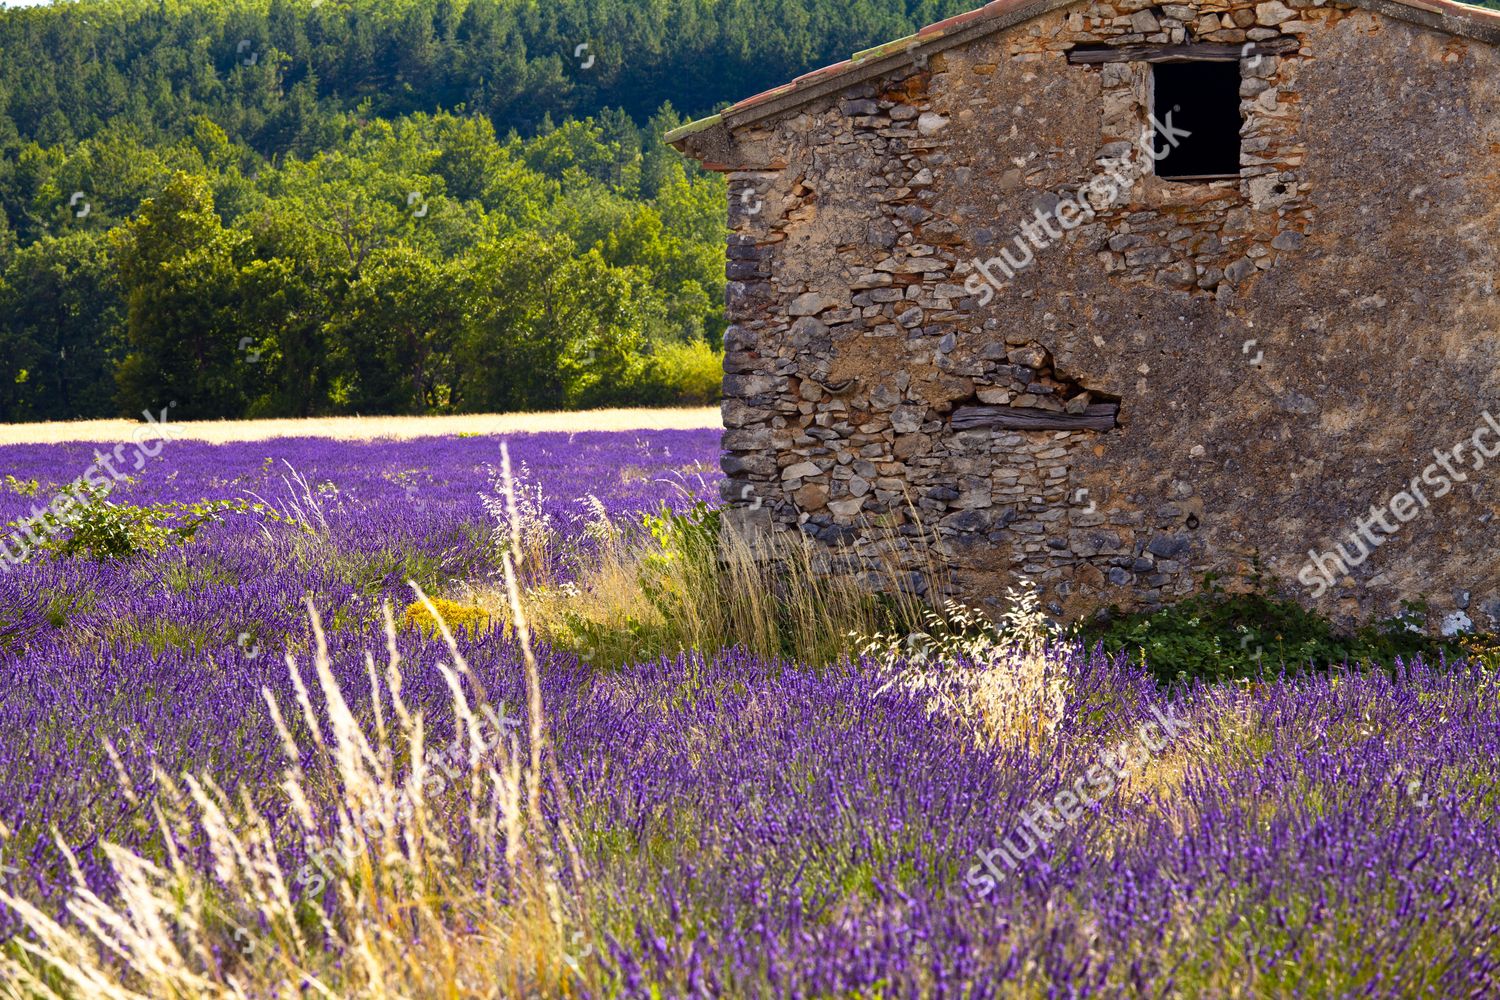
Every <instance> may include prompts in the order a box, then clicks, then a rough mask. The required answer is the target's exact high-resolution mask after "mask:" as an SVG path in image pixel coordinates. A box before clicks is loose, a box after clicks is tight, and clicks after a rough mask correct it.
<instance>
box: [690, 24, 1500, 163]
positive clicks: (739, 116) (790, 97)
mask: <svg viewBox="0 0 1500 1000" xmlns="http://www.w3.org/2000/svg"><path fill="white" fill-rule="evenodd" d="M1081 2H1082V0H992V2H990V3H988V4H985V5H984V6H983V7H980V8H978V9H977V10H972V11H969V12H968V13H967V14H959V15H958V16H957V17H950V18H948V19H947V20H945V21H939V22H937V23H936V24H931V25H928V26H927V27H925V28H923V29H922V30H921V31H919V32H917V33H916V34H915V35H907V36H906V37H905V38H898V39H896V40H894V41H890V42H886V43H885V44H883V45H876V46H873V47H871V48H868V49H864V50H862V51H860V52H856V53H854V55H853V56H852V57H850V58H849V59H846V60H845V61H843V62H840V63H834V64H833V65H831V66H825V67H823V68H822V69H816V70H813V71H812V72H810V73H805V74H803V75H802V76H799V77H797V78H796V79H795V80H792V81H791V82H790V83H785V84H782V85H781V86H779V87H774V88H772V89H771V90H767V91H765V92H763V93H760V94H756V95H754V96H753V97H747V98H745V99H744V100H742V101H740V102H738V103H737V104H734V105H731V106H730V107H728V108H725V109H724V110H723V111H721V112H720V113H719V114H716V115H712V116H710V117H708V118H701V119H699V120H698V121H695V122H689V123H688V124H686V125H684V126H682V127H681V128H678V129H674V130H673V131H671V132H668V133H667V134H666V137H665V138H666V141H667V143H668V144H669V145H673V146H676V145H677V144H678V143H680V142H681V141H682V140H684V139H687V138H690V137H691V136H693V135H695V134H697V133H700V132H704V131H707V130H708V129H711V128H714V127H716V126H722V127H724V128H725V129H727V130H730V131H732V130H734V129H737V128H740V127H742V126H745V125H750V124H753V123H755V122H757V121H762V120H764V119H766V118H770V117H773V116H775V115H777V114H780V113H782V112H785V111H789V110H792V109H795V108H798V107H801V106H802V105H804V104H808V103H810V102H812V101H815V100H817V99H818V98H820V97H823V96H826V95H827V94H830V93H836V92H838V91H841V90H844V89H846V88H848V87H851V86H853V85H855V84H858V83H863V82H864V81H866V80H868V79H872V78H874V77H878V76H882V75H884V74H885V73H886V72H888V71H889V70H891V69H893V68H895V67H896V66H899V65H900V64H902V63H903V62H907V61H915V62H917V63H918V64H919V65H920V64H922V63H924V62H925V60H926V58H927V57H930V56H931V55H934V54H936V53H938V52H942V51H944V50H946V49H951V48H954V47H956V46H959V45H963V44H965V43H967V42H970V41H973V40H974V39H976V38H981V37H983V36H985V35H988V34H992V33H994V32H996V31H1003V30H1005V29H1006V28H1012V27H1015V26H1016V25H1018V24H1023V23H1025V22H1027V21H1030V20H1032V19H1034V18H1038V17H1041V16H1043V15H1045V14H1049V13H1051V12H1052V11H1054V10H1058V9H1060V8H1063V7H1071V6H1073V5H1074V4H1076V3H1081ZM1343 2H1345V3H1348V4H1349V5H1350V6H1353V7H1360V8H1364V9H1366V10H1371V11H1374V12H1375V13H1378V14H1384V15H1385V16H1386V17H1390V18H1394V19H1396V20H1401V21H1407V22H1409V23H1412V24H1416V25H1419V26H1421V27H1425V28H1432V29H1435V30H1437V31H1442V32H1446V33H1447V34H1451V35H1459V36H1461V37H1465V38H1472V39H1475V40H1476V41H1481V42H1487V43H1490V44H1494V45H1500V10H1494V9H1491V8H1488V7H1478V6H1475V5H1473V4H1467V3H1459V2H1457V0H1343Z"/></svg>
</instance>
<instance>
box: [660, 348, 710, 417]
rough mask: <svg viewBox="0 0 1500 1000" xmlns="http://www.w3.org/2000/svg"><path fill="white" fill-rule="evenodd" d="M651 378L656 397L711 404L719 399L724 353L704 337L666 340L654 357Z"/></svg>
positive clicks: (672, 401)
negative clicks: (684, 342) (669, 342)
mask: <svg viewBox="0 0 1500 1000" xmlns="http://www.w3.org/2000/svg"><path fill="white" fill-rule="evenodd" d="M647 378H648V379H649V380H650V381H651V382H652V383H653V385H652V386H651V390H650V392H651V395H653V396H655V397H656V401H659V402H662V403H679V404H682V405H697V406H708V405H711V404H713V403H717V402H718V401H719V395H720V392H721V390H722V387H723V384H724V355H723V353H722V352H720V351H716V350H714V349H713V348H712V347H710V346H709V345H708V344H707V343H705V342H704V341H701V340H695V341H691V342H690V343H686V344H662V345H660V346H658V347H657V348H656V353H655V354H654V355H653V356H652V358H651V363H650V367H649V369H648V374H647Z"/></svg>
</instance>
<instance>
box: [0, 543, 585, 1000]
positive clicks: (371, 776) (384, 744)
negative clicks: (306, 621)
mask: <svg viewBox="0 0 1500 1000" xmlns="http://www.w3.org/2000/svg"><path fill="white" fill-rule="evenodd" d="M505 568H506V579H507V581H508V583H509V584H510V586H509V588H508V593H509V597H510V603H511V606H512V609H513V618H514V620H515V621H516V622H517V624H518V625H519V627H520V628H521V633H520V639H521V647H522V651H523V663H524V669H525V674H526V677H525V679H526V689H527V716H528V721H529V730H530V731H529V733H528V734H527V739H526V743H525V746H524V747H522V746H521V745H520V744H519V742H518V741H517V740H515V739H514V738H510V739H507V738H506V730H505V727H504V725H503V724H502V723H501V720H500V717H499V716H497V714H496V712H495V710H494V707H493V706H492V705H490V704H489V703H487V700H485V699H483V698H480V699H478V700H471V698H470V697H468V696H466V695H465V693H464V692H465V689H466V688H465V683H464V682H467V684H468V690H470V691H477V692H480V693H481V694H482V692H483V687H482V685H480V683H479V681H478V679H477V678H476V677H475V676H474V675H473V673H472V672H471V671H470V670H469V667H468V665H467V663H466V662H465V661H464V658H463V656H462V654H461V653H460V652H459V649H458V646H457V644H456V643H455V642H454V640H453V636H452V634H451V633H450V632H449V630H448V628H447V626H446V624H445V623H444V622H443V621H442V618H441V616H440V615H439V613H438V610H437V608H436V606H434V605H433V604H432V603H431V602H429V601H427V599H426V597H425V595H423V594H421V592H420V591H418V597H419V598H420V599H421V600H422V601H423V603H424V604H425V606H426V609H427V611H428V613H429V614H430V615H431V616H432V619H433V620H434V621H435V622H436V623H437V625H438V629H439V631H440V632H441V634H442V636H443V638H444V640H445V641H446V643H447V645H448V651H449V653H450V654H451V656H452V663H453V666H451V667H449V666H446V665H445V666H443V667H442V669H443V672H444V676H445V678H446V680H447V681H448V686H449V689H450V692H451V694H452V703H453V710H454V717H455V719H457V720H458V725H457V733H456V734H455V737H456V743H455V748H454V749H456V751H457V753H458V757H459V760H460V762H461V767H460V770H459V773H458V774H457V775H454V774H453V772H452V771H451V770H450V771H448V772H447V773H449V774H450V775H451V776H453V777H454V780H455V782H456V787H455V788H454V789H453V792H454V794H452V795H449V796H447V797H446V799H445V800H443V801H439V800H438V795H440V794H441V792H434V791H433V790H432V789H433V786H432V785H431V784H430V782H431V781H432V778H433V777H434V774H433V772H432V771H431V769H430V758H429V755H428V754H427V753H426V752H425V748H426V746H427V735H428V734H427V733H426V730H425V725H424V720H423V717H422V715H421V714H420V713H418V712H413V711H412V710H411V709H410V708H409V706H408V705H407V704H406V703H405V701H404V700H403V699H402V693H401V692H402V680H401V656H400V654H399V652H398V651H397V648H396V642H395V628H396V626H395V621H394V618H393V616H392V615H391V613H390V610H389V609H387V611H386V627H387V634H388V636H389V642H388V656H389V660H388V663H387V664H386V667H385V669H384V671H381V670H378V669H377V667H376V664H375V661H374V659H373V657H370V656H368V655H367V656H366V668H367V672H368V676H369V680H370V686H371V692H372V694H371V705H370V706H369V710H368V713H367V714H368V716H369V717H370V720H371V721H370V722H369V723H366V724H361V723H360V722H359V721H358V718H357V715H358V714H359V713H356V712H355V711H354V710H353V709H352V708H351V706H350V705H349V704H348V703H347V702H346V701H345V698H344V695H343V692H342V691H341V690H340V687H339V684H338V683H337V681H336V680H335V679H334V674H333V671H332V669H331V663H330V661H329V653H328V648H327V644H326V641H325V635H324V631H323V628H322V623H321V621H320V620H319V618H318V616H317V613H316V611H315V610H313V609H312V608H311V607H310V608H309V613H310V615H311V619H312V627H313V632H314V635H315V637H316V649H315V652H314V656H313V670H314V673H313V677H314V684H312V685H311V686H309V685H307V684H305V683H304V680H303V675H302V669H301V667H300V666H299V664H298V663H297V661H296V660H295V659H294V658H293V657H291V656H290V655H289V656H288V657H287V668H288V670H289V671H290V672H291V678H292V681H293V686H294V689H295V691H296V699H295V700H296V704H295V705H282V704H279V703H278V702H277V701H276V700H275V698H273V697H272V696H271V694H270V693H269V692H267V691H263V694H264V696H265V698H266V701H267V704H268V706H269V708H270V711H271V715H272V718H273V720H274V721H275V723H276V726H277V729H278V730H279V732H280V734H281V738H282V742H283V744H284V749H285V756H286V764H285V769H284V771H283V780H282V783H281V786H280V789H281V791H282V793H283V795H284V798H285V805H286V806H287V809H286V815H287V816H288V817H289V822H291V823H293V824H294V828H295V830H296V833H297V836H298V837H299V838H300V839H301V840H302V841H303V843H304V845H305V853H306V855H307V856H308V857H319V858H331V859H333V860H332V861H331V862H328V863H326V864H325V863H324V862H321V861H320V866H325V867H327V868H328V872H327V875H328V877H327V882H326V886H324V887H322V896H321V898H320V899H318V900H317V901H312V900H309V899H307V898H305V897H304V898H302V899H300V900H299V899H298V898H297V894H296V893H295V892H294V890H293V880H292V879H291V878H290V877H289V869H287V868H284V867H283V861H284V860H285V859H286V853H285V849H284V845H283V847H282V848H280V849H278V846H277V838H275V837H274V836H273V833H272V831H271V829H270V825H269V823H268V822H267V820H266V819H265V817H264V814H263V813H262V812H261V811H260V810H259V809H257V808H256V806H255V805H254V804H253V803H252V801H251V800H250V798H249V796H248V795H246V794H244V793H242V794H241V795H240V796H239V797H238V798H232V797H230V796H229V795H227V794H226V793H225V792H223V791H222V790H221V789H220V788H219V786H218V785H217V784H216V783H215V782H214V781H213V779H212V778H211V777H210V776H207V775H205V776H203V777H201V778H194V777H191V776H185V777H184V778H183V779H181V780H180V781H179V780H177V779H175V778H173V777H172V776H170V775H167V774H166V773H164V772H160V771H159V772H158V773H157V775H156V779H157V782H158V784H159V786H160V788H161V789H162V794H161V795H160V796H159V797H158V798H157V800H156V801H154V802H152V803H151V804H150V807H149V808H150V813H151V815H153V816H154V819H155V822H156V826H157V828H158V830H159V832H160V836H161V840H162V843H163V844H164V845H165V847H166V851H167V854H168V856H167V857H166V858H165V859H163V860H162V861H161V862H160V863H158V862H154V861H151V860H148V859H147V858H144V857H141V856H139V855H136V854H134V853H132V852H130V851H129V850H126V849H124V848H121V847H119V846H115V845H112V844H108V843H106V844H104V845H102V850H103V852H104V853H105V855H106V857H107V858H108V862H109V864H110V866H111V868H112V869H113V871H114V873H115V874H116V876H117V878H118V886H119V891H118V894H113V895H111V896H109V897H108V898H106V897H101V896H99V895H97V894H95V893H94V892H93V891H91V890H90V889H89V887H88V885H87V882H86V881H85V878H84V875H83V872H82V871H81V869H80V868H79V865H78V863H77V861H76V860H75V859H74V858H73V855H72V854H68V857H69V860H70V861H71V862H72V871H73V878H74V886H73V888H72V892H71V898H70V899H69V902H68V913H69V915H70V917H71V920H69V921H68V922H66V923H64V922H60V921H58V920H56V919H54V918H53V917H51V916H49V915H48V914H47V913H44V912H42V911H41V910H40V909H38V908H36V907H35V906H33V905H31V904H29V903H28V902H26V901H25V900H22V899H20V898H17V897H14V896H11V895H9V894H7V893H5V892H3V891H0V903H3V904H4V905H5V906H7V907H9V908H11V909H12V910H14V911H15V912H16V913H17V914H18V915H19V916H20V917H21V919H22V920H23V922H24V924H25V926H26V933H24V934H23V935H22V936H21V937H18V938H17V939H15V940H14V941H13V942H12V946H11V947H9V948H7V949H5V950H4V951H0V996H5V997H26V998H48V1000H64V998H67V1000H73V998H84V997H87V998H96V997H98V998H108V1000H148V998H150V1000H156V998H173V1000H175V998H183V1000H186V998H216V1000H217V998H244V1000H248V998H250V997H258V998H268V997H277V998H283V997H284V998H292V997H299V998H301V997H308V996H325V997H334V996H338V997H358V998H371V1000H374V998H385V997H403V998H412V1000H426V998H433V1000H437V998H444V1000H451V998H456V997H486V998H495V1000H499V998H502V997H516V996H522V995H530V994H531V993H533V992H535V994H536V995H540V996H549V997H550V996H564V997H565V996H573V995H577V994H578V993H579V992H580V988H581V987H585V986H586V985H587V981H588V979H589V978H590V975H589V971H588V969H587V968H586V967H584V966H581V965H580V963H579V962H578V961H577V960H576V959H574V958H573V957H572V956H571V955H570V954H569V949H570V947H573V948H576V947H578V946H579V944H580V943H587V944H588V946H589V948H590V950H592V946H593V942H592V940H591V939H590V938H589V937H588V936H587V935H586V934H585V933H584V932H583V931H581V930H575V928H580V927H581V926H583V925H582V921H581V919H580V917H581V913H580V909H579V904H578V903H577V901H576V900H573V899H571V898H569V896H568V895H567V894H566V893H565V891H564V890H563V888H562V883H561V879H560V877H559V874H560V872H561V871H563V870H570V871H571V872H572V875H573V878H572V884H573V885H575V886H581V885H583V884H585V882H584V878H583V872H582V870H581V867H580V863H579V861H578V857H577V852H576V851H575V850H573V839H572V836H571V831H570V828H569V826H568V820H567V816H568V815H570V814H571V807H570V806H569V805H568V802H567V799H566V795H565V792H564V791H563V789H562V786H561V783H560V781H559V780H558V777H557V774H556V766H555V763H554V762H553V761H552V758H551V753H550V744H549V739H548V733H547V728H546V725H545V721H544V715H543V706H542V699H541V683H540V678H539V675H538V672H537V664H536V660H535V658H534V657H533V656H532V653H531V646H530V642H529V638H528V637H527V635H526V632H525V619H524V615H523V614H522V613H521V609H520V603H519V594H518V592H517V591H516V589H515V586H514V579H515V578H514V573H513V567H512V566H511V565H510V562H509V560H508V558H507V560H506V567H505ZM318 701H321V702H322V705H323V707H324V711H322V712H320V711H319V710H318V708H317V707H316V702H318ZM288 712H292V713H296V715H298V716H300V719H301V723H302V727H303V728H304V729H305V731H306V732H307V733H308V737H307V738H306V739H305V740H303V741H300V742H299V740H298V739H297V738H296V737H295V736H294V735H293V727H291V726H288V725H287V724H286V722H285V719H286V718H287V717H288V716H287V714H286V713H288ZM320 718H321V719H322V720H324V721H322V722H320V721H319V720H320ZM487 734H488V735H487ZM450 756H451V751H450ZM118 769H119V768H118V764H117V770H118ZM544 772H546V773H545V774H544ZM120 775H121V786H122V789H123V791H124V794H125V795H126V796H127V798H129V799H130V800H131V801H132V802H139V801H140V800H139V799H138V798H137V796H136V793H135V791H134V789H133V788H132V787H131V785H130V783H129V782H128V780H126V779H125V778H124V776H123V771H122V770H121V771H120ZM544 786H545V787H546V788H547V789H548V791H547V792H546V793H545V794H544ZM551 796H556V799H555V800H553V801H546V802H545V804H544V800H545V799H547V798H549V797H551ZM452 809H457V810H458V812H457V813H456V815H457V816H459V817H461V820H460V822H459V823H458V825H459V826H460V827H461V829H462V830H463V832H464V833H466V834H467V835H468V836H467V838H466V842H465V843H463V844H462V845H460V844H459V843H457V842H455V841H453V840H450V839H449V837H448V836H447V835H446V834H445V831H446V830H447V829H448V828H449V821H448V818H447V817H446V816H444V815H443V813H444V812H449V811H450V810H452ZM549 816H550V817H552V818H551V819H549V818H548V817H549ZM330 831H331V832H330ZM58 843H59V847H60V848H61V849H62V850H63V851H64V852H65V853H66V852H67V851H68V848H67V846H66V844H64V843H63V842H62V841H61V839H59V842H58ZM197 843H205V844H207V845H208V848H209V850H210V852H211V856H212V862H213V863H212V866H211V870H209V871H204V870H203V869H202V868H200V867H199V866H197V865H195V864H192V863H189V862H188V861H187V860H186V859H185V857H184V852H185V851H186V850H187V849H188V848H190V847H191V845H194V844H197ZM465 854H467V858H466V859H464V858H463V857H462V856H463V855H465ZM294 863H295V862H294ZM476 866H477V868H476Z"/></svg>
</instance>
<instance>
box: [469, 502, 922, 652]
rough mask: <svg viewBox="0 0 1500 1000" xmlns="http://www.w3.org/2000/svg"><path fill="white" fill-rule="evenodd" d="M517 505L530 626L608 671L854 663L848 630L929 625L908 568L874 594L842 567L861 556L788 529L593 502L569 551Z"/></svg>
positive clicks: (503, 532) (493, 595) (694, 511)
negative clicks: (615, 517)
mask: <svg viewBox="0 0 1500 1000" xmlns="http://www.w3.org/2000/svg"><path fill="white" fill-rule="evenodd" d="M517 498H518V502H517V507H516V509H515V511H514V512H513V516H512V518H511V519H509V520H504V521H501V522H500V525H499V530H498V531H497V534H498V535H500V536H502V537H503V538H504V540H505V542H504V548H503V552H504V553H505V554H507V555H510V556H518V557H519V558H518V560H517V561H518V563H519V564H520V565H521V566H522V567H524V572H523V574H522V579H523V583H524V585H525V605H526V613H527V615H528V616H529V617H530V620H531V627H532V630H533V631H534V632H535V633H536V634H537V636H538V638H540V639H542V640H544V641H546V642H548V643H549V644H551V645H552V646H554V647H556V648H560V649H566V650H569V651H572V652H574V653H576V654H577V655H578V657H579V658H580V659H581V660H583V661H585V662H588V663H591V664H594V665H596V666H600V667H605V668H614V667H620V666H623V665H626V664H629V663H634V662H639V661H641V660H645V659H650V658H652V657H655V656H660V655H671V654H676V653H679V652H683V651H687V650H701V651H710V652H712V651H716V650H720V649H724V648H727V647H734V646H738V647H743V648H745V649H748V650H750V651H752V652H754V653H756V654H759V655H761V656H764V657H768V658H773V659H775V658H784V659H789V660H795V661H797V662H800V663H808V664H817V665H821V664H829V663H834V662H838V661H839V660H842V659H846V658H847V657H848V656H849V650H848V648H847V643H846V641H845V637H847V636H848V635H849V634H850V633H857V634H860V635H873V634H876V633H878V632H880V631H882V630H885V629H890V628H894V627H898V625H899V623H904V622H914V621H918V620H920V615H921V611H922V608H923V604H922V602H921V601H920V599H919V598H918V597H917V596H916V595H914V594H912V593H910V591H909V589H907V588H905V587H904V586H903V584H904V583H905V580H904V578H902V576H901V574H900V573H898V572H896V571H894V570H892V571H891V572H890V573H889V574H886V575H887V577H888V579H887V580H885V581H884V585H876V586H872V585H871V581H870V580H869V579H868V577H866V578H861V577H860V576H858V575H857V574H854V573H850V572H847V571H838V570H839V567H840V566H841V565H842V563H841V561H848V562H849V563H852V556H851V554H850V553H847V552H841V551H839V550H837V549H829V548H828V547H825V546H822V545H820V544H818V543H816V542H813V541H812V540H810V539H807V538H805V537H804V536H802V535H800V534H794V533H790V532H781V533H771V532H767V533H764V534H759V535H756V536H754V537H751V536H748V535H747V534H746V533H745V532H744V531H742V530H739V529H737V528H736V527H734V526H732V525H730V524H728V523H726V521H725V520H724V518H723V516H722V513H721V512H720V511H719V510H717V509H715V508H713V507H710V506H709V505H708V504H706V503H703V502H698V503H694V504H692V505H691V506H689V507H687V508H686V509H684V510H674V509H672V508H671V507H668V506H663V507H662V508H661V509H659V510H657V511H655V512H653V513H647V514H642V515H639V516H638V517H637V519H635V520H634V521H626V522H624V523H617V522H615V521H612V520H611V519H610V518H609V517H608V516H607V514H606V513H605V512H604V511H603V509H602V508H600V507H598V506H597V505H594V506H592V507H591V508H590V514H589V517H590V523H589V524H588V525H587V526H585V528H584V529H583V530H581V531H578V532H576V533H575V535H574V536H573V537H575V538H576V539H577V543H576V544H573V545H572V546H571V547H565V544H564V543H563V542H561V541H560V538H561V536H560V534H559V533H558V532H555V531H553V530H552V528H551V526H550V522H549V521H547V520H546V519H545V518H543V517H542V516H541V515H540V514H539V513H538V512H539V511H540V506H541V505H540V499H539V498H538V497H536V496H535V495H534V494H533V495H530V496H529V497H528V494H527V493H526V492H525V491H517ZM876 591H883V592H884V594H885V595H886V596H876V594H875V592H876ZM476 593H477V595H478V596H479V602H480V604H481V605H482V606H484V607H486V608H487V609H489V610H490V611H491V612H492V613H493V614H494V615H495V616H496V617H497V618H501V617H503V616H504V615H505V608H504V601H503V599H502V595H500V594H499V593H498V591H496V590H494V589H493V588H490V589H488V590H486V589H485V588H478V589H477V590H476Z"/></svg>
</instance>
